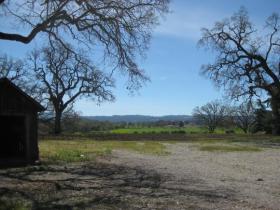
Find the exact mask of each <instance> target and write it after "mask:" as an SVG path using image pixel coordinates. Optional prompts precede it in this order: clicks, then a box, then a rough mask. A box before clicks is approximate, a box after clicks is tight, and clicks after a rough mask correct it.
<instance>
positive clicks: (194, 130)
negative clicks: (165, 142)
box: [111, 125, 243, 134]
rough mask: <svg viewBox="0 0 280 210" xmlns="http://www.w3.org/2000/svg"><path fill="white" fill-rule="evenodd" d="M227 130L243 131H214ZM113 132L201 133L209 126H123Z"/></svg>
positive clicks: (220, 132) (236, 131)
mask: <svg viewBox="0 0 280 210" xmlns="http://www.w3.org/2000/svg"><path fill="white" fill-rule="evenodd" d="M226 130H233V131H234V133H236V134H240V133H243V132H242V131H241V130H240V129H238V128H234V129H225V128H217V129H216V130H215V132H214V133H216V134H223V133H225V132H226ZM111 133H115V134H136V133H139V134H144V133H188V134H195V133H197V134H199V133H208V129H207V127H203V126H196V125H194V126H191V125H190V126H185V127H183V128H179V127H167V126H165V127H131V128H121V129H115V130H112V131H111Z"/></svg>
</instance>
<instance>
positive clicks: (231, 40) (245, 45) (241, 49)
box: [199, 8, 280, 134]
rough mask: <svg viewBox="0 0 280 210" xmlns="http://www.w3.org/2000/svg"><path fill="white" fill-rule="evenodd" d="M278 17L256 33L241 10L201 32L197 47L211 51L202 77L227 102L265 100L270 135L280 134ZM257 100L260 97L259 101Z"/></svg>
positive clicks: (271, 17) (268, 20) (269, 20)
mask: <svg viewBox="0 0 280 210" xmlns="http://www.w3.org/2000/svg"><path fill="white" fill-rule="evenodd" d="M279 32H280V17H279V15H278V14H276V13H275V14H272V15H271V16H270V17H269V18H268V19H267V20H266V23H265V27H264V28H263V30H258V28H257V27H255V26H254V25H253V24H252V23H251V22H250V20H249V16H248V13H247V11H246V10H245V9H244V8H241V9H240V10H239V12H237V13H236V14H234V15H233V16H232V17H231V18H229V19H226V20H224V21H221V22H217V23H216V24H215V26H214V27H213V28H212V29H203V37H202V39H201V40H200V42H199V43H200V44H201V45H202V46H205V47H206V48H210V49H213V50H214V51H215V55H216V59H215V62H214V63H212V64H208V65H204V66H203V67H202V71H203V73H204V74H205V75H206V76H207V77H209V78H210V79H212V80H213V81H214V82H215V84H217V85H218V86H219V87H222V86H223V87H224V88H225V89H226V90H227V91H228V93H229V95H230V96H231V98H235V99H238V98H239V97H243V96H244V97H249V98H253V97H258V98H263V97H265V96H267V97H268V100H267V101H269V102H270V104H271V109H272V112H273V133H274V134H280V112H279V110H280V81H279V78H280V57H279V52H280V33H279ZM260 96H261V97H260Z"/></svg>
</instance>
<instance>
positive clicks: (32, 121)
mask: <svg viewBox="0 0 280 210" xmlns="http://www.w3.org/2000/svg"><path fill="white" fill-rule="evenodd" d="M0 115H5V116H11V115H14V116H24V117H25V123H26V125H25V129H26V137H27V138H26V161H28V162H34V161H36V160H38V158H39V157H38V156H39V154H38V142H37V109H36V107H34V104H32V103H31V102H30V100H29V99H27V98H26V97H24V96H23V95H22V94H20V93H19V92H18V91H17V90H16V89H14V88H12V87H11V86H8V85H7V86H2V87H1V88H0Z"/></svg>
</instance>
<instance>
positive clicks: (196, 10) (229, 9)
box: [0, 0, 280, 116]
mask: <svg viewBox="0 0 280 210" xmlns="http://www.w3.org/2000/svg"><path fill="white" fill-rule="evenodd" d="M241 6H244V7H245V8H246V9H247V10H248V12H249V15H250V18H251V20H252V22H253V23H254V24H255V25H258V26H260V27H262V26H263V25H264V23H265V19H266V18H267V17H268V16H270V15H271V14H272V13H273V12H279V13H280V1H278V0H171V4H170V10H171V12H170V13H169V14H168V15H166V17H165V18H164V19H161V21H160V25H159V26H158V27H157V28H155V30H154V33H153V37H152V40H151V44H150V48H149V50H148V51H147V56H146V58H145V59H143V60H141V61H140V63H139V65H140V66H141V67H142V68H144V69H145V71H146V73H147V75H148V76H149V77H150V79H151V82H148V83H146V84H145V86H144V87H143V88H141V89H140V90H139V91H138V92H137V93H135V94H134V95H131V94H130V93H129V92H128V91H127V90H126V88H125V78H124V77H122V76H118V78H116V80H117V85H116V88H115V89H114V90H113V91H114V94H115V96H116V101H115V102H110V103H109V102H105V103H102V104H100V105H97V104H96V103H94V102H92V101H90V100H86V99H84V100H80V101H78V102H77V103H76V104H75V109H76V110H77V111H79V112H80V113H81V114H82V115H86V116H89V115H134V114H141V115H153V116H161V115H185V114H186V115H189V114H191V113H192V110H193V109H194V108H195V107H196V106H201V105H204V104H206V103H207V102H209V101H212V100H216V99H222V98H223V96H225V93H224V92H223V91H222V90H219V89H217V88H216V87H215V86H214V85H213V83H212V82H211V81H210V80H209V79H207V78H205V77H203V76H202V75H201V74H200V68H201V65H203V64H207V63H209V62H212V61H213V59H214V57H213V55H212V52H211V51H205V50H204V49H203V48H198V46H197V42H198V40H199V38H200V37H201V28H203V27H206V28H211V27H212V26H213V24H214V23H215V22H216V21H220V20H223V19H224V18H227V17H230V16H231V15H232V14H233V13H234V12H237V11H238V10H239V8H240V7H241ZM1 25H2V24H1ZM0 51H1V52H5V53H7V54H8V55H11V56H15V57H16V56H21V55H22V54H23V53H25V52H26V47H25V46H24V45H23V44H20V43H14V42H7V41H0Z"/></svg>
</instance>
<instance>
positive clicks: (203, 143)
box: [39, 134, 280, 163]
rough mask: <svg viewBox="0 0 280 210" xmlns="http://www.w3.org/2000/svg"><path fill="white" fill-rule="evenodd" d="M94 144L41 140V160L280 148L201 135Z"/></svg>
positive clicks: (263, 139)
mask: <svg viewBox="0 0 280 210" xmlns="http://www.w3.org/2000/svg"><path fill="white" fill-rule="evenodd" d="M168 137H169V138H170V141H161V140H160V139H159V140H149V139H147V140H145V141H137V140H135V141H125V140H124V141H114V140H109V141H96V140H93V139H83V140H81V139H78V138H74V139H71V140H67V139H64V140H52V139H48V140H41V141H40V144H39V147H40V156H41V160H42V161H43V162H45V163H58V162H80V161H91V160H95V159H96V157H98V156H106V155H110V154H111V153H112V151H113V150H115V149H118V150H128V151H132V152H138V153H143V154H151V155H168V154H169V153H168V151H167V147H166V145H167V144H171V143H172V144H176V143H179V142H180V143H182V142H183V143H189V144H192V145H193V147H195V148H197V149H198V150H200V151H208V152H258V151H262V149H263V148H265V147H271V146H274V145H278V146H279V145H280V138H278V137H272V136H266V135H225V134H223V135H222V134H215V135H209V134H208V135H206V134H205V135H202V134H193V135H189V136H185V138H182V140H180V141H177V140H176V141H173V140H172V135H169V136H168Z"/></svg>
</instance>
